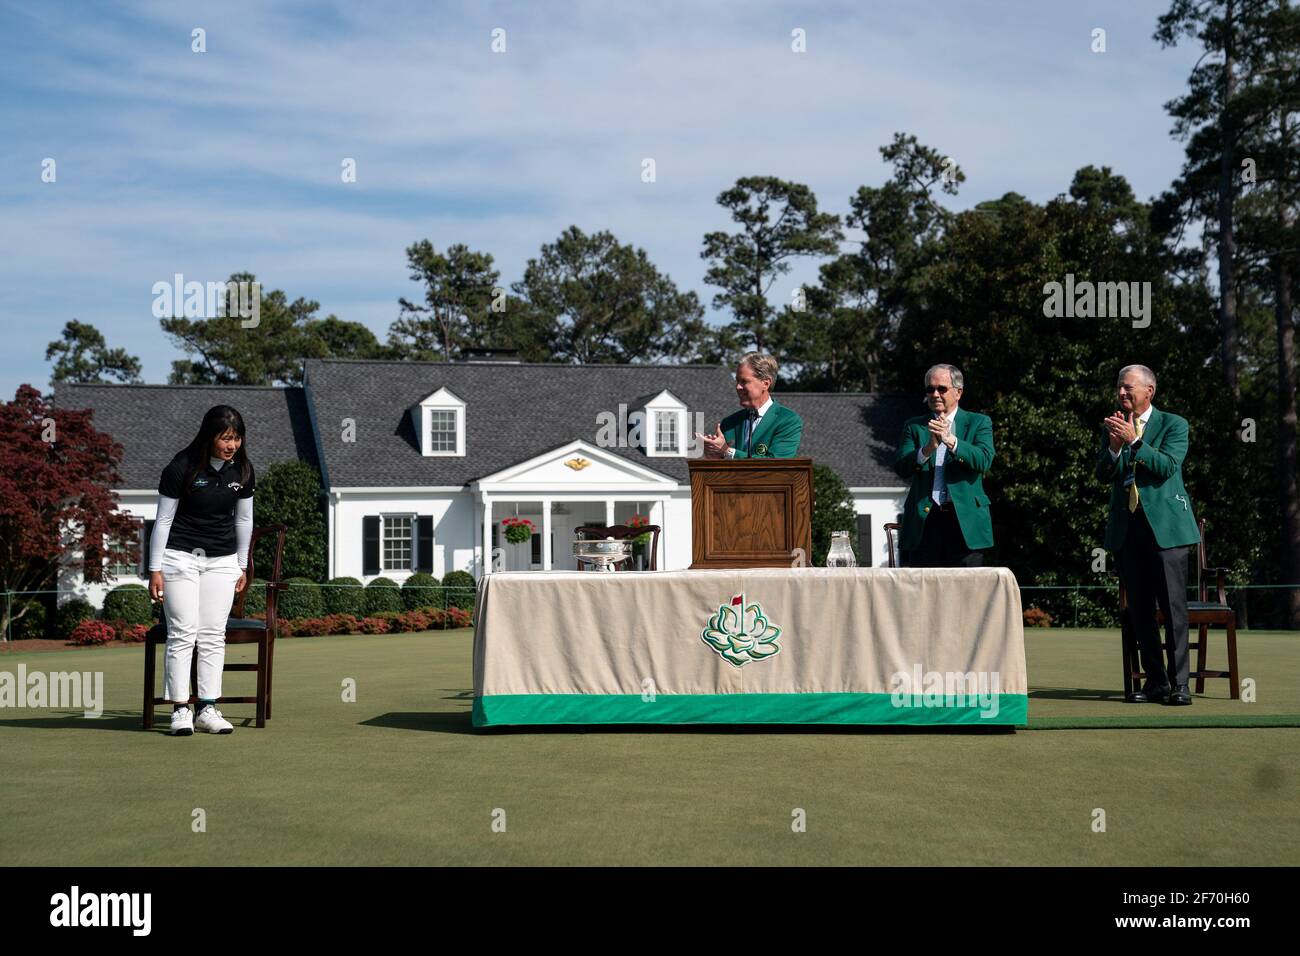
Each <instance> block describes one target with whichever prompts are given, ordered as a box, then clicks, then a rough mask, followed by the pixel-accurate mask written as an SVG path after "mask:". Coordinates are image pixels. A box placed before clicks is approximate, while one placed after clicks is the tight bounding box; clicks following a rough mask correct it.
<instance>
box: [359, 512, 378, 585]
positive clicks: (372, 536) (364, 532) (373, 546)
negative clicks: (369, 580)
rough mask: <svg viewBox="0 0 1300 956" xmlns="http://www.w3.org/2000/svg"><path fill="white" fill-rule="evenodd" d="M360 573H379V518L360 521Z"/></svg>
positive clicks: (370, 517)
mask: <svg viewBox="0 0 1300 956" xmlns="http://www.w3.org/2000/svg"><path fill="white" fill-rule="evenodd" d="M361 573H362V574H378V573H379V516H378V515H366V517H364V518H362V519H361Z"/></svg>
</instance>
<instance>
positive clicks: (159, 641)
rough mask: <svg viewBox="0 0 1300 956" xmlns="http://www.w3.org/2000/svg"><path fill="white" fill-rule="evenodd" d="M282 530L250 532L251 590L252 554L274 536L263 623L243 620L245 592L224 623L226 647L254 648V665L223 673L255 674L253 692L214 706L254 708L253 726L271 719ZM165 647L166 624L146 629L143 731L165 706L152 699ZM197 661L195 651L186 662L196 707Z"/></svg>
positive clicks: (278, 527) (281, 527)
mask: <svg viewBox="0 0 1300 956" xmlns="http://www.w3.org/2000/svg"><path fill="white" fill-rule="evenodd" d="M285 531H286V528H285V526H284V525H282V524H277V525H269V526H267V527H265V528H258V529H257V530H256V531H254V532H253V537H252V541H251V542H250V543H249V546H248V581H249V586H250V587H251V585H252V581H253V578H254V577H255V576H256V575H255V573H254V568H253V561H254V559H253V554H254V552H255V550H256V548H257V542H258V541H259V540H260V539H262V538H264V537H267V536H269V535H274V536H275V559H274V561H273V562H272V567H271V576H270V577H269V578H268V580H267V583H266V620H258V619H257V618H246V617H244V601H245V600H246V599H247V597H248V590H249V588H248V587H246V588H244V590H243V591H241V592H240V593H238V594H236V595H235V603H234V606H233V607H232V608H231V612H232V613H231V616H230V618H229V619H228V620H227V621H226V643H227V644H256V645H257V663H256V664H230V663H227V664H226V665H225V667H224V668H222V670H223V671H256V672H257V692H256V694H255V695H254V696H252V697H218V698H217V703H218V704H255V705H256V724H257V726H258V727H265V726H266V722H267V721H268V720H270V718H271V686H272V685H271V675H272V673H273V671H274V668H275V637H276V634H277V633H278V628H279V624H278V622H279V618H278V616H277V611H276V605H277V595H278V594H279V592H281V591H286V590H288V587H289V586H288V585H287V584H284V583H283V582H281V580H280V562H281V560H282V558H283V557H284V536H285ZM166 643H167V622H166V620H165V619H164V620H163V621H162V622H160V623H158V624H155V625H154V626H153V627H151V628H150V629H149V633H148V634H147V635H146V636H145V641H144V729H145V730H151V729H153V718H154V706H155V705H156V704H165V703H167V698H165V697H155V696H154V685H155V680H156V679H155V673H156V671H157V665H158V655H157V648H158V647H159V646H160V645H165V644H166ZM198 660H199V655H198V652H197V649H196V650H195V654H194V656H193V658H192V659H191V661H190V699H189V702H190V703H191V704H194V703H198V700H199V698H198V696H197V690H198Z"/></svg>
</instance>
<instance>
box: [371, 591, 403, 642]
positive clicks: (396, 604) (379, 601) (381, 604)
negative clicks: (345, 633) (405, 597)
mask: <svg viewBox="0 0 1300 956" xmlns="http://www.w3.org/2000/svg"><path fill="white" fill-rule="evenodd" d="M401 610H402V592H401V590H400V589H399V588H398V587H397V582H396V581H394V580H392V579H391V578H375V579H374V580H373V581H371V582H370V583H369V584H367V585H366V605H365V613H366V615H367V616H369V617H373V616H374V615H376V614H378V613H379V612H380V611H401ZM367 633H370V632H367ZM377 633H387V632H377Z"/></svg>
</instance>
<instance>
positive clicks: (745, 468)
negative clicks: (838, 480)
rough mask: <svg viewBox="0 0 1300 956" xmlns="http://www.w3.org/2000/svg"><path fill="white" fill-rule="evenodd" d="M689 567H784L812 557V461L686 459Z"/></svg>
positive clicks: (795, 459) (801, 459)
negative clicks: (799, 553) (690, 554)
mask: <svg viewBox="0 0 1300 956" xmlns="http://www.w3.org/2000/svg"><path fill="white" fill-rule="evenodd" d="M689 467H690V471H691V538H692V540H691V553H692V562H691V567H692V568H788V567H790V566H791V565H793V564H796V563H797V561H798V551H799V550H800V549H802V551H803V560H804V561H805V562H809V561H811V560H812V461H811V459H808V458H784V459H773V458H750V459H743V458H742V459H741V460H740V461H734V460H723V461H717V460H712V459H703V460H696V461H692V462H690V463H689Z"/></svg>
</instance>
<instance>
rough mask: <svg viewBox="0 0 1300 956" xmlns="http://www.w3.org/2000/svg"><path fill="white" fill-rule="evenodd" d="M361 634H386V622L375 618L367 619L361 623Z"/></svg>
mask: <svg viewBox="0 0 1300 956" xmlns="http://www.w3.org/2000/svg"><path fill="white" fill-rule="evenodd" d="M361 633H362V634H387V633H388V622H387V621H385V620H381V619H380V618H377V617H367V618H364V619H363V620H362V621H361Z"/></svg>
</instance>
